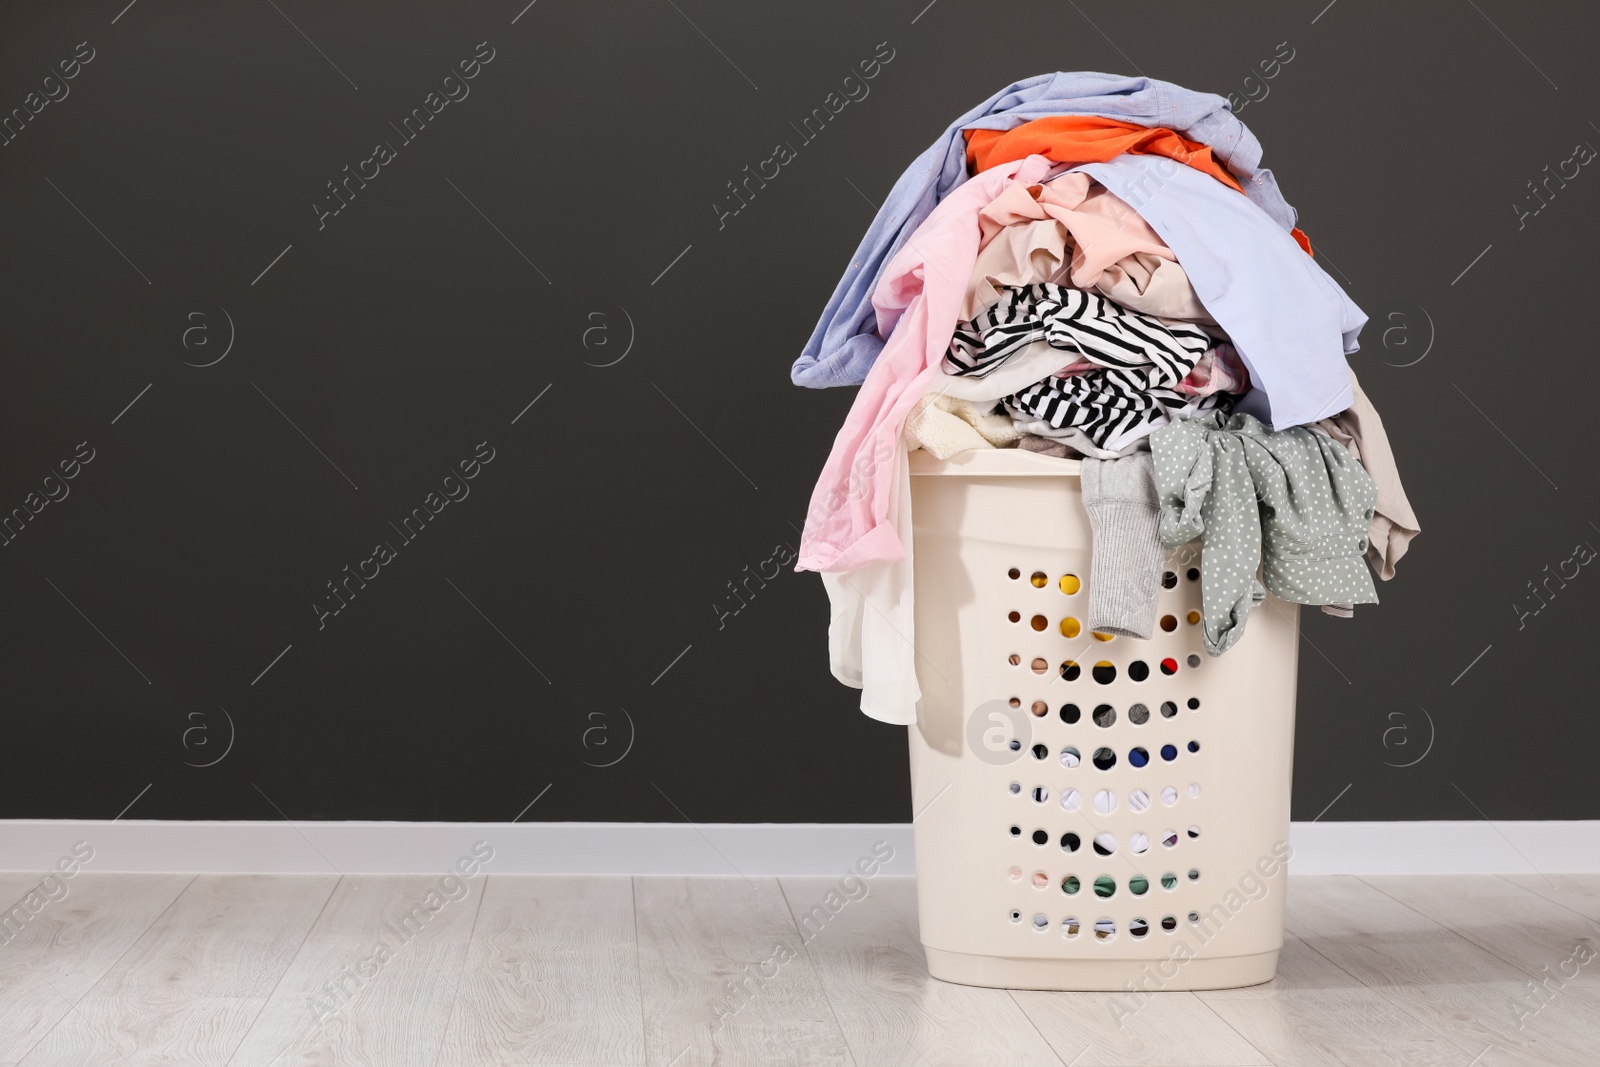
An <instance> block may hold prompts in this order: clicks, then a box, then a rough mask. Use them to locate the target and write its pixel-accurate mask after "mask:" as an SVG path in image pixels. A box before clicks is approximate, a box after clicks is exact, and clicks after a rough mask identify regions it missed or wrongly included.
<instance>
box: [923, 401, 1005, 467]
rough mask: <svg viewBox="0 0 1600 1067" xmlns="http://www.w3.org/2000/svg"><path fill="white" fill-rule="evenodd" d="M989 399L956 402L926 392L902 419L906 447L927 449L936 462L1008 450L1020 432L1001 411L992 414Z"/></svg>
mask: <svg viewBox="0 0 1600 1067" xmlns="http://www.w3.org/2000/svg"><path fill="white" fill-rule="evenodd" d="M994 406H995V402H994V401H993V400H960V399H958V398H956V397H953V396H944V395H942V394H938V393H930V394H928V395H927V396H925V397H923V398H922V399H921V400H918V401H917V404H916V406H915V407H913V408H912V409H911V414H909V415H907V416H906V428H905V430H904V431H902V432H903V434H904V436H905V442H906V447H907V448H909V449H911V450H912V451H915V450H916V449H918V448H924V449H927V450H928V451H929V452H930V453H932V454H933V455H934V456H935V457H937V458H939V459H949V458H950V457H951V456H953V455H956V454H957V453H960V452H969V451H971V450H972V449H975V448H1010V447H1012V446H1014V445H1015V444H1016V443H1017V442H1018V441H1019V440H1021V439H1022V431H1021V430H1019V429H1017V427H1016V425H1015V424H1014V423H1013V422H1012V421H1011V416H1010V415H1007V414H1005V413H1004V412H1002V413H1000V414H998V415H997V414H993V413H992V410H993V408H994Z"/></svg>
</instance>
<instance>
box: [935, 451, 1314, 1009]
mask: <svg viewBox="0 0 1600 1067" xmlns="http://www.w3.org/2000/svg"><path fill="white" fill-rule="evenodd" d="M911 473H912V476H913V477H912V513H913V520H914V529H915V534H914V536H915V542H914V548H913V550H914V558H915V563H916V646H917V653H918V654H917V678H918V682H919V684H920V686H921V688H922V702H921V704H920V705H919V711H918V716H917V723H916V725H915V726H912V727H911V728H910V741H911V789H912V798H913V807H912V811H913V815H914V824H913V829H914V836H915V840H916V853H917V896H918V910H919V916H920V919H921V927H922V943H923V945H924V947H925V948H926V950H927V958H928V969H929V971H930V972H931V973H932V974H933V975H934V977H936V978H942V979H945V980H947V981H952V982H961V983H965V984H968V985H980V986H1000V987H1010V988H1023V989H1077V990H1116V991H1126V990H1128V989H1130V988H1132V989H1137V990H1141V991H1142V990H1148V991H1156V990H1163V989H1218V988H1225V987H1230V986H1242V985H1253V984H1255V983H1258V982H1265V981H1268V980H1270V979H1271V978H1272V976H1273V974H1274V972H1275V970H1276V967H1277V960H1278V950H1279V948H1280V947H1281V946H1282V944H1283V905H1284V889H1285V884H1286V883H1285V865H1286V861H1287V858H1288V856H1289V846H1288V830H1289V779H1290V770H1291V758H1292V750H1293V734H1294V701H1295V670H1296V660H1297V651H1298V648H1299V642H1298V640H1297V629H1296V620H1297V617H1298V608H1297V606H1296V605H1293V604H1288V603H1285V602H1283V601H1279V600H1277V599H1275V598H1270V597H1269V599H1268V600H1267V601H1266V602H1265V603H1263V604H1260V605H1258V606H1257V607H1256V609H1255V610H1254V611H1253V612H1252V613H1251V615H1250V618H1249V625H1248V627H1247V628H1246V631H1245V633H1244V636H1243V637H1242V638H1241V640H1240V641H1239V642H1238V643H1237V644H1236V645H1235V646H1234V647H1233V648H1232V649H1230V650H1229V651H1228V652H1227V653H1226V654H1225V655H1223V656H1221V657H1219V658H1212V657H1210V656H1208V655H1206V653H1205V651H1204V648H1203V646H1202V642H1201V627H1200V625H1199V621H1200V582H1199V569H1198V568H1199V552H1198V551H1197V546H1186V548H1185V549H1180V550H1178V551H1177V552H1175V553H1172V554H1171V555H1169V557H1168V560H1167V564H1166V568H1165V571H1164V573H1163V576H1162V585H1163V588H1162V590H1161V597H1160V608H1159V611H1158V618H1159V620H1160V622H1159V625H1158V627H1157V629H1156V630H1155V631H1154V636H1152V637H1151V638H1150V639H1149V640H1137V639H1133V638H1128V637H1114V638H1112V639H1110V640H1109V641H1104V640H1101V639H1098V638H1097V637H1096V636H1095V635H1093V634H1091V633H1090V632H1089V630H1088V626H1087V623H1086V619H1085V616H1086V612H1087V604H1088V593H1089V590H1088V579H1089V571H1090V560H1091V535H1090V528H1089V521H1088V516H1087V515H1086V514H1085V512H1084V509H1083V506H1082V500H1081V497H1080V492H1079V484H1078V464H1077V463H1076V462H1073V461H1068V460H1061V459H1054V458H1050V457H1045V456H1040V455H1036V454H1033V453H1029V452H1022V451H1018V450H1014V449H1004V450H994V451H973V452H966V453H962V454H960V455H957V456H955V457H953V458H952V459H950V460H947V461H939V460H935V459H934V458H933V457H932V456H930V455H929V454H928V453H926V452H920V451H919V452H915V453H913V454H912V457H911ZM1129 983H1132V985H1131V986H1130V985H1129Z"/></svg>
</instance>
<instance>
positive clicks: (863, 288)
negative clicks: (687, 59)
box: [789, 71, 1295, 389]
mask: <svg viewBox="0 0 1600 1067" xmlns="http://www.w3.org/2000/svg"><path fill="white" fill-rule="evenodd" d="M1052 115H1098V116H1101V117H1103V118H1110V119H1120V120H1121V121H1124V122H1132V123H1136V124H1138V125H1141V126H1164V127H1166V128H1167V129H1169V130H1176V131H1177V132H1178V133H1180V134H1182V135H1183V136H1185V137H1187V138H1189V139H1190V140H1191V141H1198V142H1200V143H1201V144H1204V145H1209V146H1210V147H1211V150H1212V153H1213V154H1214V155H1215V156H1216V157H1217V159H1218V160H1220V161H1221V163H1222V164H1223V166H1225V167H1227V168H1228V170H1229V171H1231V172H1232V173H1233V174H1234V176H1235V177H1237V178H1238V179H1239V181H1240V184H1241V185H1243V186H1244V190H1245V195H1247V196H1248V197H1249V198H1250V199H1251V200H1252V201H1253V202H1254V203H1256V204H1258V205H1260V207H1261V209H1262V210H1263V211H1265V212H1266V213H1267V214H1268V215H1269V216H1271V217H1272V218H1273V220H1275V221H1276V222H1277V223H1278V224H1279V225H1280V226H1282V227H1283V229H1284V231H1285V232H1287V231H1288V230H1290V229H1293V227H1294V220H1295V212H1294V209H1293V208H1292V207H1290V206H1289V205H1288V204H1287V203H1285V202H1284V199H1283V196H1282V194H1280V193H1279V192H1278V183H1277V182H1276V181H1275V180H1274V179H1273V177H1272V172H1271V171H1270V170H1264V169H1261V143H1260V142H1259V141H1257V140H1256V139H1255V135H1254V134H1252V133H1251V132H1250V131H1249V130H1248V129H1246V128H1245V125H1244V123H1242V122H1240V121H1239V120H1238V119H1237V118H1235V117H1234V116H1233V112H1232V111H1231V109H1230V108H1229V105H1228V102H1227V101H1226V100H1225V99H1223V98H1222V97H1220V96H1217V95H1215V94H1213V93H1197V92H1193V91H1191V90H1189V89H1185V88H1182V87H1181V86H1177V85H1173V84H1172V83H1170V82H1164V81H1156V80H1154V79H1152V78H1124V77H1121V76H1119V75H1115V74H1099V73H1096V72H1094V71H1074V72H1071V73H1059V74H1040V75H1037V76H1035V77H1032V78H1025V79H1023V80H1022V81H1019V82H1017V83H1016V84H1015V85H1011V86H1008V87H1007V88H1005V89H1003V90H1001V91H1000V92H999V93H997V94H995V95H994V96H992V97H990V98H989V99H988V100H986V101H984V102H983V103H982V104H979V105H978V106H977V107H975V108H973V109H972V110H971V111H969V112H967V113H966V114H965V115H963V116H961V117H960V118H959V119H956V121H954V122H952V123H951V124H950V128H949V129H947V130H945V132H944V134H943V135H942V136H941V137H940V138H939V139H938V140H937V141H935V142H934V143H933V144H932V145H931V146H930V147H929V148H928V149H927V151H925V152H923V153H922V155H920V156H918V157H917V159H916V162H914V163H912V164H911V166H910V167H908V168H907V169H906V172H905V173H904V174H902V175H900V180H899V181H897V182H895V183H894V188H893V189H891V190H889V195H888V197H887V198H886V199H885V200H884V202H883V206H882V207H880V208H879V209H878V214H877V217H876V218H874V219H873V220H872V225H871V227H869V228H868V230H867V233H866V236H865V237H863V238H862V239H861V245H860V247H858V248H857V249H856V253H855V255H854V256H852V257H851V259H850V268H849V269H848V270H847V271H845V273H844V277H842V278H840V279H839V284H838V286H836V287H835V288H834V290H833V296H831V297H830V298H829V299H828V306H827V308H826V309H825V310H824V311H823V313H822V318H821V319H820V320H819V321H818V322H817V328H816V329H815V330H813V331H812V333H811V339H810V340H808V341H807V342H806V346H805V350H804V351H803V352H801V354H800V358H799V359H797V360H795V363H794V367H793V368H792V369H791V370H790V372H789V373H790V377H791V378H792V380H793V381H794V384H796V385H804V386H808V387H810V388H813V389H824V388H827V387H828V386H833V385H859V384H860V383H861V382H862V381H864V380H866V377H867V371H868V370H870V369H871V367H872V364H873V362H874V361H875V360H876V359H877V358H878V353H879V351H881V350H882V348H883V340H884V339H883V338H882V337H879V336H878V333H877V316H876V314H875V313H874V311H873V309H872V290H873V289H874V288H876V287H877V284H878V279H879V277H881V276H882V274H883V269H884V267H885V266H887V265H888V262H889V260H890V259H892V258H893V257H894V254H895V253H896V252H898V251H900V248H901V246H902V245H904V244H905V243H906V239H907V238H908V237H910V236H911V233H912V231H913V230H915V229H916V228H917V227H918V226H920V225H921V224H922V220H923V219H926V218H927V217H928V213H929V212H931V211H932V210H933V208H934V205H935V204H937V203H938V202H939V201H941V200H943V199H944V198H945V197H946V196H948V195H949V194H950V190H952V189H954V188H955V187H956V186H958V185H960V184H961V183H962V182H964V181H966V179H967V161H966V141H965V139H963V138H962V136H961V131H962V130H964V129H980V130H1009V129H1011V128H1013V127H1015V126H1020V125H1022V124H1023V123H1024V122H1032V121H1033V120H1034V119H1041V118H1048V117H1050V116H1052ZM1207 180H1208V181H1214V180H1215V179H1209V178H1208V179H1207ZM1230 192H1231V190H1230ZM1233 195H1234V196H1238V194H1237V193H1233Z"/></svg>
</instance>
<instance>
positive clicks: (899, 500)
mask: <svg viewBox="0 0 1600 1067" xmlns="http://www.w3.org/2000/svg"><path fill="white" fill-rule="evenodd" d="M888 521H889V523H890V524H891V525H892V526H893V527H894V528H895V529H896V530H904V531H906V536H905V537H903V538H902V541H903V542H904V545H905V553H906V554H905V557H904V558H903V559H897V560H874V561H873V562H871V563H868V564H867V565H866V566H864V567H858V568H856V569H855V570H853V571H823V572H821V573H822V587H823V588H824V589H826V590H827V591H828V604H829V607H830V609H831V611H830V614H831V617H830V619H829V620H828V659H829V666H830V667H831V669H832V671H833V676H834V677H835V678H837V679H838V680H839V681H841V682H843V683H844V684H845V685H848V686H852V687H854V688H856V689H859V690H861V711H862V713H863V714H865V715H867V716H868V717H869V718H873V719H877V720H878V721H880V722H887V723H893V724H895V725H898V726H910V725H912V724H914V723H915V722H916V721H917V701H919V700H921V699H922V689H921V688H920V687H919V686H918V685H917V651H916V646H915V644H914V643H913V642H914V641H915V640H916V627H915V623H914V615H915V612H914V610H913V603H912V588H913V580H912V574H913V571H912V554H913V548H912V541H913V540H914V538H913V537H912V535H911V529H912V527H911V463H910V459H909V457H908V456H907V453H906V445H905V441H904V440H903V439H902V440H901V441H900V445H899V451H898V453H897V454H896V456H895V485H894V492H893V493H892V494H890V500H889V513H888Z"/></svg>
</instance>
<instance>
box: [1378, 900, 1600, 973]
mask: <svg viewBox="0 0 1600 1067" xmlns="http://www.w3.org/2000/svg"><path fill="white" fill-rule="evenodd" d="M1361 880H1362V881H1363V882H1365V883H1367V884H1368V885H1370V886H1372V887H1373V888H1374V889H1376V890H1378V891H1379V892H1381V893H1383V894H1385V895H1386V896H1389V897H1392V898H1393V899H1395V900H1398V901H1399V902H1400V903H1402V904H1404V905H1406V906H1407V907H1409V908H1411V909H1412V910H1413V911H1416V912H1420V913H1421V914H1423V915H1426V916H1427V917H1428V918H1430V919H1432V920H1433V921H1434V922H1436V923H1438V924H1439V925H1441V926H1444V927H1447V928H1448V929H1450V930H1452V931H1453V932H1455V933H1456V934H1458V935H1460V936H1461V937H1463V938H1465V939H1466V940H1468V941H1471V942H1472V943H1473V944H1475V945H1477V946H1478V947H1479V948H1482V949H1483V950H1484V951H1486V952H1490V953H1492V954H1494V955H1495V956H1497V957H1499V958H1500V959H1502V960H1504V961H1505V962H1506V963H1508V964H1512V965H1514V966H1516V967H1518V968H1520V969H1521V970H1523V971H1524V972H1526V973H1527V975H1528V976H1529V977H1530V978H1532V979H1534V980H1535V981H1543V980H1545V979H1553V980H1554V981H1556V982H1560V981H1562V980H1563V979H1562V977H1561V972H1562V970H1563V968H1562V965H1563V964H1568V966H1567V967H1566V968H1565V970H1566V971H1567V972H1569V973H1568V975H1567V977H1568V978H1569V979H1570V978H1576V977H1577V976H1578V975H1579V974H1581V973H1582V969H1583V967H1582V965H1580V964H1579V963H1578V962H1577V960H1576V959H1575V957H1577V956H1579V955H1580V954H1581V953H1580V948H1581V946H1582V945H1583V944H1584V943H1585V942H1589V941H1593V940H1600V937H1597V935H1600V922H1597V921H1594V920H1591V919H1588V918H1586V917H1585V916H1583V915H1581V914H1579V913H1576V912H1574V911H1572V910H1571V909H1570V908H1568V907H1566V906H1565V905H1563V904H1560V903H1557V902H1555V901H1553V900H1549V899H1547V898H1545V897H1543V896H1540V895H1539V894H1537V893H1535V892H1533V891H1532V890H1531V889H1529V888H1524V887H1523V886H1520V885H1517V884H1516V883H1513V882H1508V881H1504V880H1502V879H1499V878H1469V879H1461V880H1459V883H1458V884H1457V885H1454V886H1452V887H1451V890H1450V892H1440V889H1441V886H1440V884H1439V880H1438V879H1437V878H1431V877H1414V876H1403V875H1386V876H1382V877H1363V878H1362V879H1361ZM1595 963H1596V968H1595V969H1596V970H1600V961H1595Z"/></svg>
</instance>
